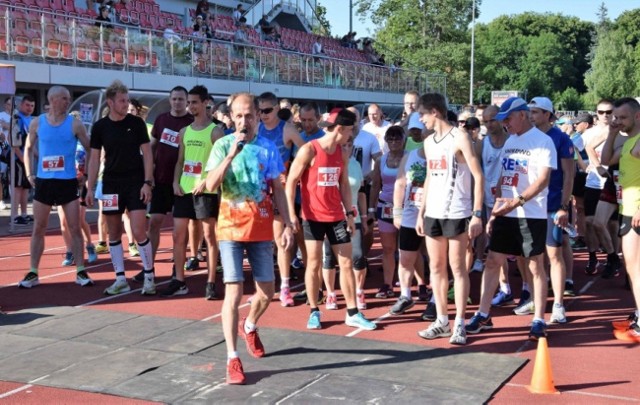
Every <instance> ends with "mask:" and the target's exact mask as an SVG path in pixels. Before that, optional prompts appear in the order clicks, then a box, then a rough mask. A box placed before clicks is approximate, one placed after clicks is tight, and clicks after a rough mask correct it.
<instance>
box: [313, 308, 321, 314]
mask: <svg viewBox="0 0 640 405" xmlns="http://www.w3.org/2000/svg"><path fill="white" fill-rule="evenodd" d="M314 312H320V310H319V309H318V308H311V313H314Z"/></svg>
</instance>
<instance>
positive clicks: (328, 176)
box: [318, 167, 340, 187]
mask: <svg viewBox="0 0 640 405" xmlns="http://www.w3.org/2000/svg"><path fill="white" fill-rule="evenodd" d="M339 180H340V168H339V167H319V168H318V186H319V187H336V186H338V183H339Z"/></svg>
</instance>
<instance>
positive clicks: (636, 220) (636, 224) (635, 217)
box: [631, 209, 640, 228]
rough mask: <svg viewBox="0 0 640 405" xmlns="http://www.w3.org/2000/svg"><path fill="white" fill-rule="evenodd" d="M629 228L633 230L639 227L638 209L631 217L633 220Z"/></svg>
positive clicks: (639, 214) (639, 216)
mask: <svg viewBox="0 0 640 405" xmlns="http://www.w3.org/2000/svg"><path fill="white" fill-rule="evenodd" d="M631 226H632V227H633V228H638V227H640V209H639V210H638V211H636V213H635V214H634V215H633V218H631Z"/></svg>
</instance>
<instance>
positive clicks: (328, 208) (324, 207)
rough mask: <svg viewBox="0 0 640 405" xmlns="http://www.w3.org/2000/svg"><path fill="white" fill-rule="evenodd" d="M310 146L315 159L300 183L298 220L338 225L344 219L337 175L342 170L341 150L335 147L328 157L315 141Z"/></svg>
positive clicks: (338, 146)
mask: <svg viewBox="0 0 640 405" xmlns="http://www.w3.org/2000/svg"><path fill="white" fill-rule="evenodd" d="M310 143H311V146H312V147H313V149H314V151H315V155H316V156H315V158H314V160H313V164H312V165H310V166H309V168H308V169H307V170H305V171H304V173H303V174H302V179H301V180H300V192H301V196H302V218H304V219H306V220H311V221H317V222H336V221H342V220H344V219H345V214H344V209H343V207H342V196H341V194H340V174H341V173H342V171H343V170H344V167H343V165H344V162H343V161H342V148H341V147H340V145H337V146H336V150H335V152H333V153H332V154H331V155H329V154H328V153H327V152H325V151H324V150H323V149H322V148H321V147H320V145H319V144H318V141H317V140H313V141H311V142H310ZM349 192H350V191H349Z"/></svg>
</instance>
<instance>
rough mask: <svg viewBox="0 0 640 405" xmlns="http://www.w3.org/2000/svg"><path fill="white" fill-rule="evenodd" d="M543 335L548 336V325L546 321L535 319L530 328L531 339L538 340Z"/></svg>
mask: <svg viewBox="0 0 640 405" xmlns="http://www.w3.org/2000/svg"><path fill="white" fill-rule="evenodd" d="M543 337H547V325H546V324H545V323H544V321H540V320H537V321H533V322H532V323H531V330H529V340H533V341H536V340H538V339H540V338H543Z"/></svg>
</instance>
